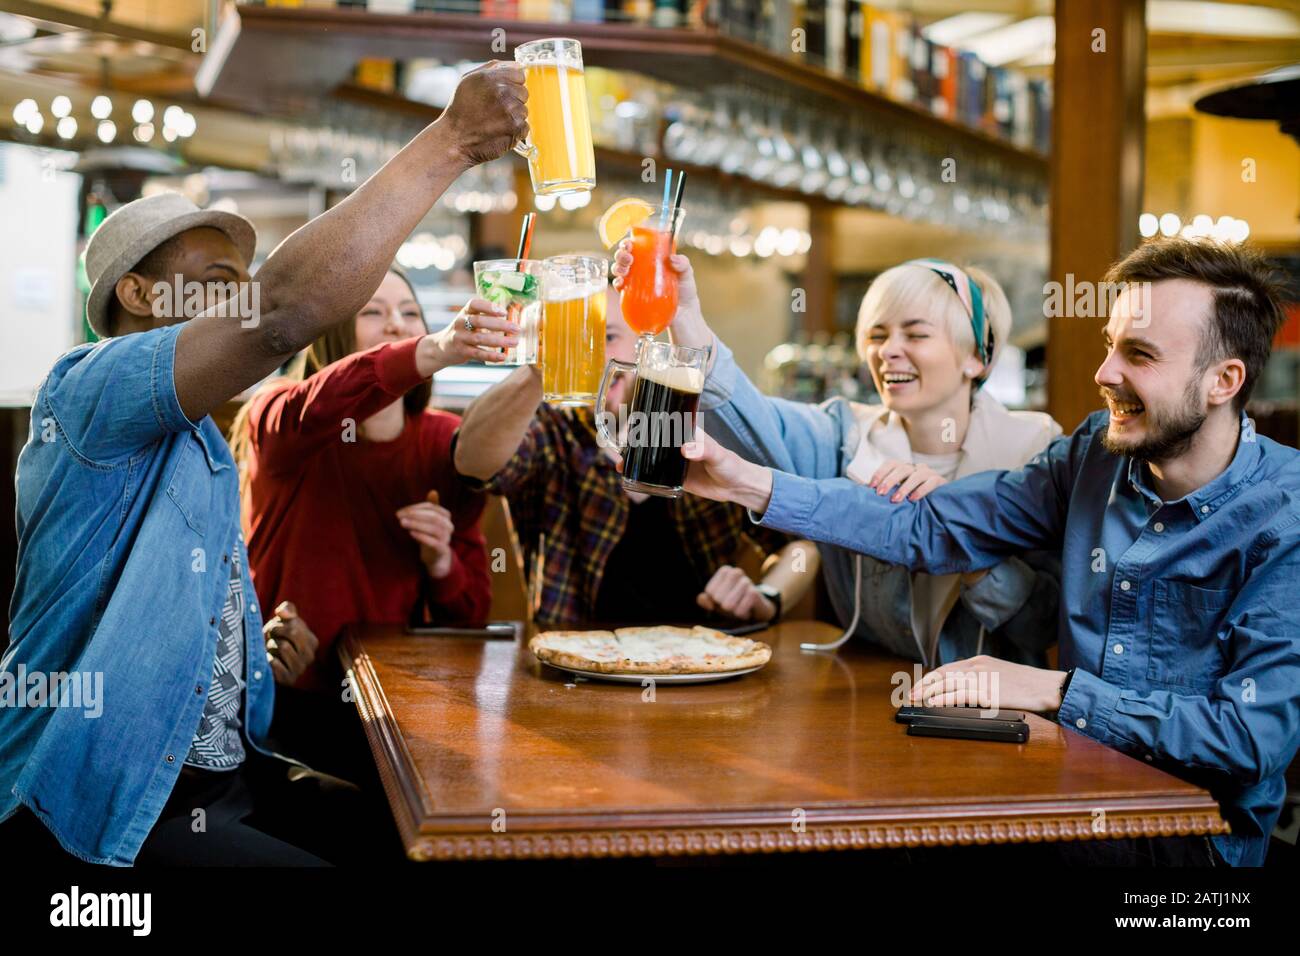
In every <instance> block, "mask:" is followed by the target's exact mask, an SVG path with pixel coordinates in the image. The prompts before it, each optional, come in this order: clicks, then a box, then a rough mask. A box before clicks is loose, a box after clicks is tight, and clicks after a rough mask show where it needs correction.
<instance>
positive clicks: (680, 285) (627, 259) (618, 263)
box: [613, 236, 713, 349]
mask: <svg viewBox="0 0 1300 956" xmlns="http://www.w3.org/2000/svg"><path fill="white" fill-rule="evenodd" d="M633 256H634V253H633V240H632V237H630V236H629V237H626V238H624V239H622V240H621V241H620V242H619V244H618V246H617V248H616V250H615V252H614V268H613V274H614V288H615V289H616V290H617V291H618V293H619V294H620V296H622V298H621V300H620V304H621V305H622V307H623V314H624V317H625V318H626V317H627V303H628V293H627V292H626V291H625V286H626V285H627V284H628V282H629V277H628V274H629V272H630V271H631V269H632V265H633ZM666 264H667V266H668V268H669V269H670V270H671V272H672V274H673V275H674V276H675V278H676V291H677V302H676V309H675V310H674V312H673V314H672V315H671V317H670V319H669V323H668V335H669V337H670V338H671V339H672V341H673V343H674V344H676V345H685V346H689V347H690V348H697V349H707V348H709V347H710V346H712V345H713V331H712V329H710V328H709V325H708V323H707V322H705V320H704V313H703V310H702V309H701V307H700V295H699V290H698V289H697V288H696V285H695V270H694V269H693V268H692V267H691V260H690V259H689V258H687V257H686V256H684V255H682V254H681V253H676V252H675V253H672V254H671V255H669V256H668V257H667V258H666ZM632 281H635V279H633V280H632ZM628 324H629V325H632V321H631V320H630V319H629V320H628ZM633 328H634V329H636V326H633ZM638 331H639V330H638ZM655 331H656V332H658V331H662V326H661V327H660V328H659V329H656V330H655Z"/></svg>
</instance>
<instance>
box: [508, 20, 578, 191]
mask: <svg viewBox="0 0 1300 956" xmlns="http://www.w3.org/2000/svg"><path fill="white" fill-rule="evenodd" d="M515 62H516V63H518V64H519V65H520V66H522V67H523V68H524V85H525V86H526V87H527V88H528V139H526V140H524V141H523V142H522V143H519V144H517V145H516V146H515V150H516V151H517V152H518V153H519V154H520V155H521V156H523V157H524V158H525V159H526V160H528V173H529V175H530V176H531V177H532V180H533V192H534V193H536V194H537V195H538V196H556V195H559V194H561V193H572V192H585V191H588V190H590V189H592V187H594V186H595V185H596V154H595V151H594V150H593V149H592V146H591V118H590V116H589V114H588V112H587V79H586V74H585V73H584V72H583V68H582V45H581V44H580V43H579V42H578V41H577V40H567V39H562V38H557V39H550V40H533V41H532V42H531V43H524V44H522V45H520V46H518V47H516V48H515Z"/></svg>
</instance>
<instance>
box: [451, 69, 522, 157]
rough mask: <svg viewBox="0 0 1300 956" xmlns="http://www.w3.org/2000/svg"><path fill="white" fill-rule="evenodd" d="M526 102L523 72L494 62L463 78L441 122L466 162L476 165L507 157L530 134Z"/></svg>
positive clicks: (472, 71) (471, 71)
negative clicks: (511, 148) (511, 149)
mask: <svg viewBox="0 0 1300 956" xmlns="http://www.w3.org/2000/svg"><path fill="white" fill-rule="evenodd" d="M527 100H528V90H527V89H526V88H525V87H524V71H523V69H522V68H520V67H519V66H518V65H516V64H514V63H508V62H505V61H503V60H492V61H490V62H488V63H484V64H483V65H482V66H480V67H478V68H477V69H474V70H470V72H468V73H466V74H465V75H464V76H462V77H461V78H460V84H459V85H458V86H457V87H456V92H455V93H454V94H452V98H451V102H450V103H448V104H447V108H446V109H445V110H443V112H442V118H441V119H439V120H438V122H439V123H445V124H446V125H447V127H448V129H449V131H450V132H451V136H452V141H453V142H454V143H455V144H456V148H457V149H458V150H459V152H460V154H461V155H462V156H463V157H464V159H465V161H466V162H467V163H469V164H470V165H472V166H477V165H478V164H479V163H486V162H487V161H488V160H492V159H496V158H497V157H499V156H504V155H505V154H506V152H507V151H509V149H510V147H512V146H513V145H514V144H515V143H517V142H519V140H521V139H523V138H524V137H525V136H527V135H528V108H527V107H526V106H525V105H524V104H525V103H526V102H527Z"/></svg>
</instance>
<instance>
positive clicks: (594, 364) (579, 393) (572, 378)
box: [537, 256, 609, 405]
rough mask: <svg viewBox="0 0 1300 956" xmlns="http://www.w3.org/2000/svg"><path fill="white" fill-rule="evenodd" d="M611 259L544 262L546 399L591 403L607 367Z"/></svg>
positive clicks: (541, 360) (540, 352)
mask: <svg viewBox="0 0 1300 956" xmlns="http://www.w3.org/2000/svg"><path fill="white" fill-rule="evenodd" d="M608 269H609V262H608V261H607V260H605V259H598V258H596V257H595V256H551V257H550V258H549V259H543V260H542V316H541V335H540V337H539V342H538V349H537V364H538V365H540V366H541V372H542V399H543V400H544V401H546V402H549V403H551V404H553V405H591V404H593V403H594V402H595V401H596V387H597V386H598V385H599V384H600V373H601V370H602V369H603V368H604V367H605V310H606V304H607V302H608V300H607V298H606V296H607V295H608V292H607V291H606V289H607V287H608V284H609V283H608V280H607V278H606V273H607V270H608Z"/></svg>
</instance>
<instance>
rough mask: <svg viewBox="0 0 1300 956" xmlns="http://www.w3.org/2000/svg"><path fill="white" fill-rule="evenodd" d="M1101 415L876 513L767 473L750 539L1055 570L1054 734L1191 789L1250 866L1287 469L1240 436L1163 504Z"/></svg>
mask: <svg viewBox="0 0 1300 956" xmlns="http://www.w3.org/2000/svg"><path fill="white" fill-rule="evenodd" d="M1108 422H1109V417H1108V415H1107V413H1106V412H1097V413H1095V414H1093V415H1092V416H1091V417H1089V418H1088V419H1087V421H1085V422H1084V423H1083V424H1082V425H1080V426H1079V428H1078V429H1077V430H1076V431H1075V433H1074V434H1073V435H1071V436H1069V437H1063V438H1059V439H1057V440H1056V441H1055V442H1053V443H1052V445H1050V446H1049V447H1048V449H1047V451H1045V452H1044V453H1043V454H1041V455H1040V456H1038V457H1037V458H1036V459H1034V460H1033V461H1031V462H1030V463H1029V464H1028V465H1026V466H1025V467H1024V468H1021V469H1019V470H1016V471H990V472H983V473H981V474H978V475H972V476H970V477H967V478H963V479H960V480H959V481H955V482H953V483H951V484H948V485H944V486H942V487H940V488H938V489H936V490H935V491H932V492H931V493H930V494H929V495H928V496H927V497H925V498H923V499H922V500H921V501H918V502H904V503H902V504H897V505H895V504H891V503H890V502H889V501H888V500H887V499H886V498H882V497H879V496H877V495H876V494H875V492H873V491H872V490H871V489H869V488H868V489H864V488H862V487H861V486H859V485H856V484H854V483H853V482H851V481H849V480H847V479H843V478H835V479H829V480H820V481H819V480H811V479H807V478H799V477H795V476H792V475H787V474H783V473H781V472H774V473H773V484H772V497H771V501H770V503H769V505H768V508H767V511H766V512H765V513H764V514H763V517H762V520H761V522H760V523H761V524H763V525H768V526H771V527H774V528H778V529H780V530H783V531H790V532H794V533H797V534H802V535H807V536H808V537H810V538H814V539H816V540H820V541H829V542H832V543H835V544H839V545H842V546H844V547H847V548H852V549H854V550H857V551H861V552H863V553H865V554H869V555H873V556H875V557H878V558H880V559H882V560H885V561H892V562H894V563H897V564H902V565H905V566H907V567H909V568H913V569H915V570H930V571H933V572H936V573H946V572H953V571H973V570H978V569H980V568H985V567H989V566H991V565H993V564H995V563H996V562H998V561H1000V560H1002V559H1003V558H1004V557H1005V556H1006V555H1008V554H1013V553H1016V552H1019V551H1023V550H1026V549H1048V548H1059V549H1060V550H1061V553H1062V564H1063V577H1062V582H1061V613H1060V643H1061V666H1062V667H1063V668H1075V672H1074V677H1073V679H1072V680H1071V681H1070V687H1069V690H1068V692H1067V693H1066V695H1065V700H1064V701H1063V702H1062V705H1061V709H1060V711H1059V713H1058V715H1057V719H1058V720H1059V722H1060V723H1061V724H1062V725H1063V726H1065V727H1067V728H1070V729H1073V730H1076V731H1077V732H1079V733H1081V734H1085V735H1087V736H1089V737H1092V738H1093V739H1095V740H1097V741H1100V742H1101V743H1103V744H1106V745H1107V746H1109V747H1113V748H1115V749H1116V750H1120V751H1122V752H1124V753H1127V754H1129V755H1131V756H1133V757H1136V758H1138V759H1141V760H1145V761H1148V762H1150V763H1152V764H1153V765H1156V766H1159V767H1161V768H1162V769H1165V770H1167V771H1169V772H1171V773H1173V774H1175V775H1177V776H1181V777H1183V778H1185V779H1189V780H1191V781H1193V782H1195V783H1197V784H1199V785H1201V786H1204V787H1206V788H1207V789H1209V790H1210V792H1211V793H1213V794H1214V796H1215V798H1216V799H1217V800H1218V801H1219V804H1220V807H1221V808H1222V810H1223V813H1224V818H1225V819H1226V820H1227V821H1228V823H1229V824H1230V826H1231V828H1232V834H1231V835H1229V836H1217V837H1215V838H1214V842H1215V845H1216V847H1217V849H1218V851H1219V853H1220V854H1221V855H1222V856H1223V858H1224V859H1225V860H1227V861H1228V862H1229V863H1231V864H1233V865H1243V864H1244V865H1259V864H1261V863H1263V861H1264V856H1265V854H1266V852H1267V847H1268V837H1269V834H1270V833H1271V832H1272V830H1273V826H1274V824H1275V823H1276V822H1277V818H1278V814H1279V812H1280V810H1281V806H1282V802H1283V799H1284V797H1285V795H1286V781H1285V779H1284V773H1285V771H1286V768H1287V766H1288V765H1289V764H1290V763H1291V761H1292V760H1293V759H1294V757H1295V755H1296V749H1297V746H1300V602H1297V601H1296V599H1295V591H1296V586H1297V582H1298V581H1300V452H1297V451H1296V450H1295V449H1294V448H1288V447H1286V446H1284V445H1279V444H1277V443H1276V442H1274V441H1271V440H1269V439H1267V438H1263V437H1260V436H1257V435H1255V434H1254V431H1253V429H1252V428H1251V426H1250V424H1249V422H1248V420H1247V419H1246V418H1245V417H1244V416H1243V418H1242V438H1241V440H1240V441H1239V442H1238V444H1237V449H1236V451H1235V453H1234V455H1233V458H1232V461H1231V463H1230V464H1229V465H1228V467H1227V469H1225V470H1224V471H1223V473H1222V474H1220V475H1219V476H1218V477H1216V478H1214V479H1213V480H1212V481H1210V482H1209V483H1208V484H1206V485H1204V486H1203V487H1201V488H1199V489H1197V490H1196V491H1195V492H1193V493H1192V494H1190V495H1187V496H1186V497H1184V498H1182V499H1179V500H1178V501H1165V502H1162V501H1161V500H1160V499H1159V498H1158V497H1157V496H1156V495H1155V494H1154V492H1152V491H1151V486H1150V481H1149V479H1148V477H1147V473H1146V468H1145V466H1143V465H1141V464H1140V463H1138V462H1136V461H1134V460H1133V459H1130V458H1127V457H1121V456H1117V455H1113V454H1111V453H1110V452H1108V451H1106V450H1105V448H1104V447H1103V446H1102V443H1101V436H1102V435H1103V434H1104V430H1105V429H1106V427H1107V426H1108Z"/></svg>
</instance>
